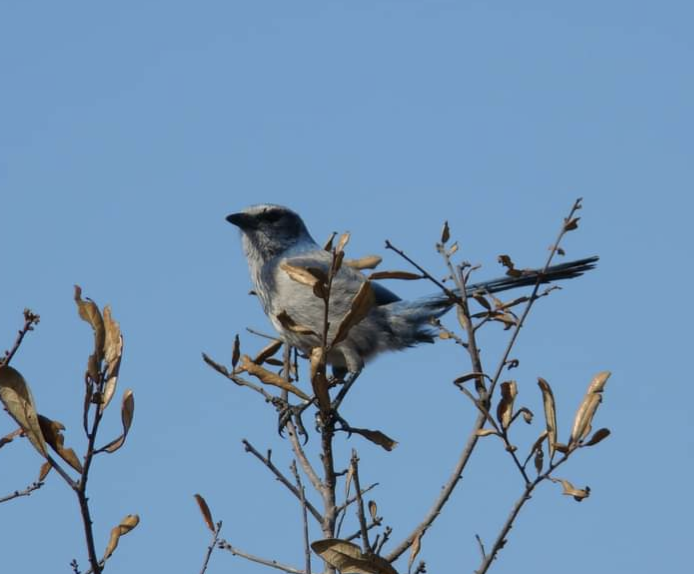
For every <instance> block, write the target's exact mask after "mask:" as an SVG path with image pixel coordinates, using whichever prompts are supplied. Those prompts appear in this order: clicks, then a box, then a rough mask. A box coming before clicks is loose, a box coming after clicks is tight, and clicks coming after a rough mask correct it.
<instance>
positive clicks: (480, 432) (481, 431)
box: [475, 429, 499, 436]
mask: <svg viewBox="0 0 694 574" xmlns="http://www.w3.org/2000/svg"><path fill="white" fill-rule="evenodd" d="M475 434H476V435H477V436H491V435H496V436H499V433H498V432H496V431H495V430H494V429H478V430H477V431H475Z"/></svg>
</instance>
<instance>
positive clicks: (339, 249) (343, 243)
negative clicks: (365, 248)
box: [335, 231, 350, 253]
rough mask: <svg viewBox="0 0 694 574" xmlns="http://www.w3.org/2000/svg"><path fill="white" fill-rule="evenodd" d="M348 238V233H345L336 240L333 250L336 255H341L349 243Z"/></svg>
mask: <svg viewBox="0 0 694 574" xmlns="http://www.w3.org/2000/svg"><path fill="white" fill-rule="evenodd" d="M349 238H350V234H349V231H347V232H346V233H343V234H342V235H341V236H340V239H338V241H337V247H336V248H335V251H336V252H337V253H342V252H343V251H344V250H345V246H346V245H347V243H348V242H349Z"/></svg>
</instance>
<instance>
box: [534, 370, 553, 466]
mask: <svg viewBox="0 0 694 574" xmlns="http://www.w3.org/2000/svg"><path fill="white" fill-rule="evenodd" d="M537 384H538V385H539V387H540V390H541V391H542V404H543V406H544V409H545V421H546V425H547V444H548V447H547V449H548V450H549V458H550V459H551V458H552V457H553V456H554V450H555V448H556V447H555V445H556V443H557V411H556V407H555V405H554V393H552V387H550V386H549V383H548V382H547V381H545V379H543V378H542V377H538V379H537Z"/></svg>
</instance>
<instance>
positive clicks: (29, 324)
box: [0, 309, 41, 367]
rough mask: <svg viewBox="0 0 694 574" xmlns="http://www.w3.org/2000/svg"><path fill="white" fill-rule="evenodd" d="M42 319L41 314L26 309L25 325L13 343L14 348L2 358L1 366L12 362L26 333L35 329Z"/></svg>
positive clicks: (0, 360)
mask: <svg viewBox="0 0 694 574" xmlns="http://www.w3.org/2000/svg"><path fill="white" fill-rule="evenodd" d="M40 320H41V317H40V316H39V315H36V314H35V313H33V312H32V311H31V310H30V309H24V325H23V326H22V328H21V329H20V330H19V332H18V333H17V338H16V339H15V342H14V345H12V348H11V349H10V350H9V351H5V356H4V357H3V358H2V359H0V367H4V366H5V365H9V364H10V361H11V360H12V357H14V355H15V353H16V352H17V350H18V349H19V347H20V345H21V344H22V341H23V340H24V337H25V335H26V334H27V333H28V332H29V331H33V330H34V325H37V324H38V323H39V321H40Z"/></svg>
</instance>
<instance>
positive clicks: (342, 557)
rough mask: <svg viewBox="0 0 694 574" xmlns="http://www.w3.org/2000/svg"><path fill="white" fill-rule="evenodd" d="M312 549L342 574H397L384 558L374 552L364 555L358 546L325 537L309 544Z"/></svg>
mask: <svg viewBox="0 0 694 574" xmlns="http://www.w3.org/2000/svg"><path fill="white" fill-rule="evenodd" d="M311 548H312V549H313V551H314V552H315V553H316V554H318V555H319V556H320V557H321V558H322V559H323V560H325V561H326V562H327V563H328V564H330V565H331V566H333V567H334V568H337V569H338V570H340V572H342V573H343V574H348V573H349V574H397V570H395V568H393V566H392V565H391V564H390V562H388V561H387V560H386V559H385V558H383V557H381V556H377V555H375V554H370V555H365V554H363V553H362V551H361V549H360V548H359V546H357V545H356V544H352V543H351V542H347V541H346V540H339V539H337V538H327V539H325V540H317V541H316V542H313V543H312V544H311Z"/></svg>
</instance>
